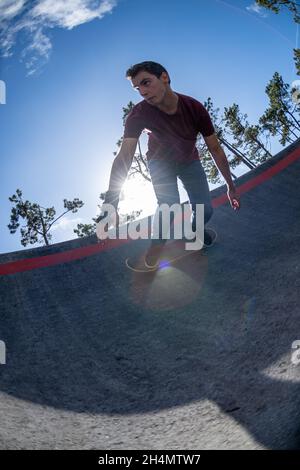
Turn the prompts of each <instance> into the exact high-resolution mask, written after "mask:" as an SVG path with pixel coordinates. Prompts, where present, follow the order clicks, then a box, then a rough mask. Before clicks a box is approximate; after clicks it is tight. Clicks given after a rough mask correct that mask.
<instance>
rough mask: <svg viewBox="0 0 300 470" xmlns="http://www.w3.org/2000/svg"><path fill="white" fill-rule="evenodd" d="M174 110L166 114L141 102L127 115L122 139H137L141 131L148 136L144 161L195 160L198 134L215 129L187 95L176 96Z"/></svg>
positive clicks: (207, 133)
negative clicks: (175, 109) (175, 107)
mask: <svg viewBox="0 0 300 470" xmlns="http://www.w3.org/2000/svg"><path fill="white" fill-rule="evenodd" d="M176 95H177V96H178V105H177V111H176V113H175V114H167V113H165V112H163V111H161V110H160V109H158V108H156V107H155V106H151V104H149V103H147V101H145V100H143V101H141V102H140V103H138V104H136V105H135V106H134V107H133V108H132V110H131V111H130V113H129V114H128V116H127V119H126V123H125V131H124V138H127V137H134V138H139V136H140V135H141V133H142V131H143V130H144V129H145V130H146V132H147V133H148V135H149V138H148V152H147V153H146V155H147V159H148V160H151V159H164V160H172V161H176V162H186V163H188V162H192V161H193V160H199V153H198V150H197V148H196V145H195V144H196V140H197V135H198V134H199V132H200V133H201V134H202V135H203V136H205V137H206V136H209V135H212V134H213V133H214V132H215V130H214V126H213V124H212V122H211V119H210V116H209V114H208V112H207V111H206V109H205V107H204V106H203V105H202V104H201V103H200V102H199V101H197V100H196V99H195V98H192V97H190V96H186V95H182V94H180V93H176Z"/></svg>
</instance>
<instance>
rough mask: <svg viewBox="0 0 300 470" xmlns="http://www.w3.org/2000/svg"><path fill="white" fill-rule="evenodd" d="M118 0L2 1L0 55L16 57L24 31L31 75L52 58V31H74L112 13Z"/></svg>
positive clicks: (0, 9)
mask: <svg viewBox="0 0 300 470" xmlns="http://www.w3.org/2000/svg"><path fill="white" fill-rule="evenodd" d="M116 5H117V0H34V1H32V0H2V3H1V4H0V52H1V55H2V56H3V57H9V56H11V55H12V54H13V48H14V45H15V43H16V40H17V36H18V34H19V33H20V32H21V31H22V32H23V33H24V34H25V38H27V41H28V45H27V46H26V47H25V48H24V49H23V51H22V53H21V59H22V61H24V62H25V66H26V69H27V73H28V75H32V74H33V73H35V72H36V71H37V70H38V69H39V68H40V67H41V66H42V65H43V64H44V63H45V62H47V60H48V59H49V56H50V52H51V49H52V44H51V41H50V38H49V37H48V36H47V30H49V28H54V27H59V28H66V29H72V28H74V27H76V26H79V25H81V24H83V23H87V22H89V21H92V20H95V19H98V20H100V19H101V18H103V17H104V15H106V14H108V13H111V12H112V10H113V8H114V7H115V6H116Z"/></svg>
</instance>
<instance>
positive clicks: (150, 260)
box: [98, 62, 239, 268]
mask: <svg viewBox="0 0 300 470" xmlns="http://www.w3.org/2000/svg"><path fill="white" fill-rule="evenodd" d="M126 77H127V78H128V79H130V80H131V83H132V86H133V87H134V88H135V89H136V90H137V91H138V92H139V93H140V95H141V96H142V97H143V101H140V102H139V103H138V104H137V105H135V106H134V107H133V109H132V110H131V111H130V113H129V114H128V116H127V119H126V123H125V130H124V136H123V141H122V146H121V148H120V151H119V153H118V155H117V156H116V158H115V160H114V162H113V165H112V170H111V175H110V181H109V189H108V191H107V193H106V198H105V201H104V202H105V203H107V204H112V205H114V207H115V208H116V209H117V207H118V203H119V194H120V191H121V188H122V185H123V183H124V181H125V179H126V177H127V174H128V171H129V169H130V166H131V163H132V160H133V156H134V154H135V149H136V146H137V141H138V138H139V136H140V134H141V132H142V131H143V130H144V129H146V130H147V131H148V133H149V140H148V152H147V154H146V155H147V161H148V167H149V172H150V176H151V180H152V184H153V188H154V192H155V195H156V198H157V202H158V204H159V205H161V204H163V203H165V204H168V205H172V204H174V203H179V202H180V198H179V192H178V188H177V177H179V178H180V179H181V181H182V183H183V185H184V187H185V189H186V191H187V194H188V197H189V200H190V203H191V206H192V213H193V221H192V228H193V230H195V228H196V217H195V216H196V204H204V224H207V222H208V221H209V219H210V218H211V216H212V213H213V209H212V205H211V199H210V192H209V187H208V182H207V179H206V175H205V172H204V170H203V167H202V165H201V162H200V159H199V154H198V151H197V148H196V146H195V143H196V138H197V135H198V134H199V132H200V133H201V134H202V136H203V138H204V140H205V142H206V145H207V147H208V149H209V151H210V153H211V155H212V157H213V159H214V162H215V164H216V166H217V168H218V169H219V171H220V172H221V174H222V175H223V177H224V179H225V181H226V184H227V195H228V198H229V201H230V203H231V206H232V208H233V209H236V208H239V197H238V194H237V192H236V189H235V187H234V184H233V181H232V178H231V174H230V169H229V165H228V161H227V158H226V155H225V153H224V151H223V149H222V148H221V146H220V143H219V141H218V138H217V136H216V134H215V131H214V127H213V124H212V122H211V119H210V116H209V114H208V112H207V111H206V109H205V108H204V106H203V105H202V104H201V103H200V102H199V101H197V100H196V99H194V98H192V97H189V96H186V95H182V94H180V93H177V92H174V91H173V90H172V89H171V86H170V83H171V80H170V77H169V74H168V72H167V70H166V69H165V68H164V67H163V66H162V65H160V64H158V63H156V62H142V63H140V64H136V65H134V66H132V67H130V68H129V69H128V70H127V72H126ZM103 217H104V215H101V216H100V217H99V219H98V221H100V220H101V219H102V218H103ZM112 222H113V223H117V221H116V220H115V221H112ZM165 241H166V240H164V239H163V238H160V239H158V240H154V239H153V240H152V242H151V245H150V248H149V250H148V252H147V254H146V257H145V265H146V266H147V267H148V268H153V267H155V266H156V264H157V262H158V258H159V254H160V250H161V247H162V246H163V245H164V243H165ZM212 243H213V240H212V237H211V235H210V233H209V231H207V230H204V244H205V245H207V246H209V245H210V244H212Z"/></svg>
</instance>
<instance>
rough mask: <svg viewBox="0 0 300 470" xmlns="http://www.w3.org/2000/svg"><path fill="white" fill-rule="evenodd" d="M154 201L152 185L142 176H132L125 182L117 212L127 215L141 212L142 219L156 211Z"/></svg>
mask: <svg viewBox="0 0 300 470" xmlns="http://www.w3.org/2000/svg"><path fill="white" fill-rule="evenodd" d="M156 205H157V203H156V199H155V194H154V190H153V187H152V184H151V183H150V182H149V181H146V180H145V179H144V178H143V177H142V176H133V177H131V178H129V179H127V181H126V182H125V184H124V186H123V189H122V193H121V198H120V204H119V211H120V213H122V214H128V213H130V212H132V211H137V210H142V211H143V212H142V214H141V216H142V217H145V216H146V215H149V214H153V213H154V212H155V209H156Z"/></svg>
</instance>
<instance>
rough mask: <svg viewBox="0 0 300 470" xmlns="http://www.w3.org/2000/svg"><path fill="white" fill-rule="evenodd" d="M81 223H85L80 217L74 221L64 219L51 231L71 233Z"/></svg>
mask: <svg viewBox="0 0 300 470" xmlns="http://www.w3.org/2000/svg"><path fill="white" fill-rule="evenodd" d="M81 223H83V219H82V218H80V217H76V218H74V219H67V218H64V219H63V218H62V219H60V221H59V222H57V223H56V224H54V225H53V226H52V228H51V231H53V232H57V231H59V232H62V231H63V232H66V231H70V230H73V228H76V226H77V224H81Z"/></svg>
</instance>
